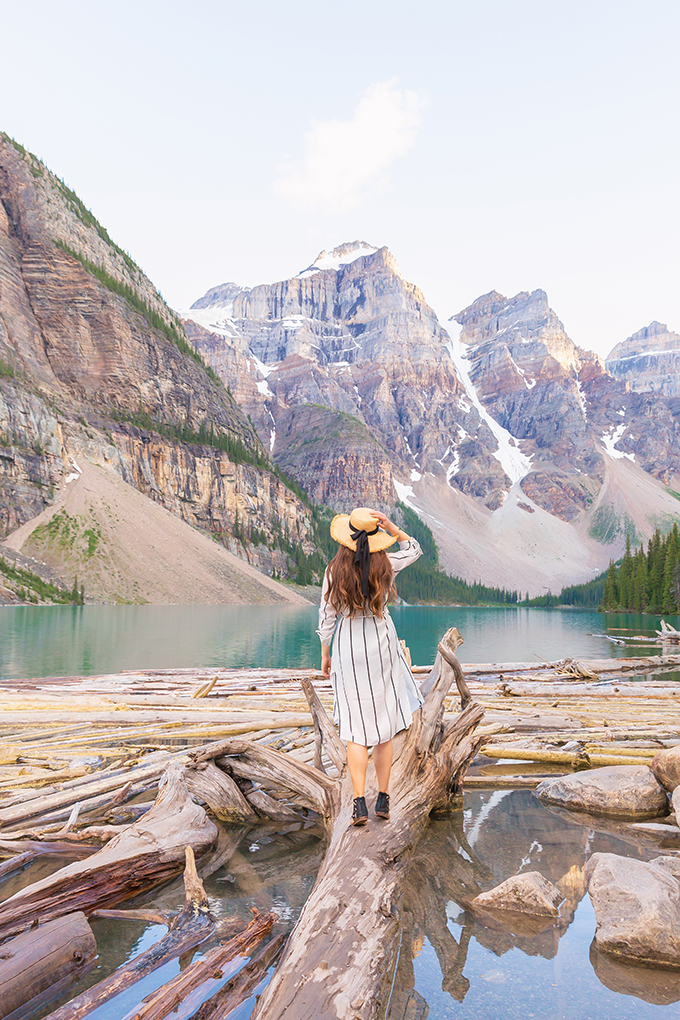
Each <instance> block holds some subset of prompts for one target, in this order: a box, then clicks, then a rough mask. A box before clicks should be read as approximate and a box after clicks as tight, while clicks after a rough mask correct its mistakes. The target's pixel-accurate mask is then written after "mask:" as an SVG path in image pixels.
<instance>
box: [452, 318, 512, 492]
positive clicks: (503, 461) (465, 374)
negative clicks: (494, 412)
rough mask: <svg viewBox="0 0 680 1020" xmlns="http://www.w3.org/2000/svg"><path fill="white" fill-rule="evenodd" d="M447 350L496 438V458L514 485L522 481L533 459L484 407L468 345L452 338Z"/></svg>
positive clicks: (472, 400) (471, 398)
mask: <svg viewBox="0 0 680 1020" xmlns="http://www.w3.org/2000/svg"><path fill="white" fill-rule="evenodd" d="M446 349H447V350H448V352H449V354H450V355H451V360H452V361H453V363H454V365H455V367H456V372H457V373H458V376H459V378H460V380H461V382H462V383H463V386H464V387H465V392H466V393H467V396H468V399H469V400H470V401H471V403H472V405H473V406H474V407H476V408H477V411H478V412H479V416H480V418H483V420H484V421H485V422H486V424H487V425H488V426H489V428H490V429H491V431H492V433H493V435H494V436H495V438H496V442H497V443H498V449H497V450H496V452H495V453H494V457H495V458H496V460H497V461H498V462H499V463H500V465H501V467H502V468H503V470H504V471H505V473H506V475H507V476H508V478H509V479H510V482H511V484H513V485H514V483H515V482H519V481H521V479H522V478H524V476H525V475H528V474H529V472H530V471H531V457H527V456H526V454H524V453H522V451H521V450H520V448H519V441H518V440H517V439H515V437H514V436H513V435H511V434H510V432H508V430H507V429H504V428H503V426H502V425H499V424H498V422H497V421H496V420H495V419H494V418H492V417H491V415H490V414H489V413H488V411H486V410H485V409H484V407H483V406H482V403H481V401H480V399H479V397H478V396H477V391H476V389H475V387H474V384H473V382H472V380H471V379H470V365H469V362H468V359H467V354H466V352H467V347H466V345H465V344H464V343H462V342H461V341H460V340H458V339H455V338H453V337H452V338H451V339H450V340H449V342H448V343H447V345H446Z"/></svg>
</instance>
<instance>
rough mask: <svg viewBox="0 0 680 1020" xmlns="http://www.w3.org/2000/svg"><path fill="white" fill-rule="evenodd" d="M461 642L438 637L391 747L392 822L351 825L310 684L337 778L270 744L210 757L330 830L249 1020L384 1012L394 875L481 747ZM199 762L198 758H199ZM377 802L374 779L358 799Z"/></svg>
mask: <svg viewBox="0 0 680 1020" xmlns="http://www.w3.org/2000/svg"><path fill="white" fill-rule="evenodd" d="M461 640H462V639H461V638H460V635H459V634H458V631H457V630H455V628H454V629H452V630H450V631H448V632H447V634H446V635H445V637H444V639H443V641H442V644H441V645H440V653H439V655H438V656H437V662H436V663H435V666H434V667H433V669H432V672H431V673H430V676H429V677H428V678H427V681H426V682H425V684H424V685H423V686H424V688H425V689H426V690H427V694H426V697H425V703H424V705H423V707H422V709H421V710H420V711H419V712H417V713H416V714H415V716H414V719H413V723H412V725H411V727H410V729H409V730H408V731H407V732H405V733H403V734H401V735H399V736H398V737H397V738H396V739H395V763H394V767H393V770H392V778H391V800H392V817H391V820H390V821H381V820H379V819H377V818H375V817H371V820H370V823H369V824H368V825H367V826H366V827H364V828H353V827H351V825H350V819H351V813H352V798H353V791H352V784H351V780H350V778H349V775H348V774H347V770H346V767H345V749H344V746H343V745H342V743H341V741H340V740H339V738H338V736H337V733H336V732H335V730H334V728H333V726H332V724H331V722H330V720H329V719H328V718H327V716H326V713H325V711H324V709H323V707H322V706H321V703H320V701H319V699H318V698H317V696H316V693H315V692H314V690H313V688H311V685H310V684H307V685H306V690H305V693H306V694H307V697H308V700H309V703H310V708H311V711H312V715H313V717H314V721H315V726H316V728H317V739H318V747H317V756H316V760H317V762H320V761H321V755H322V751H323V752H325V753H326V755H327V756H328V757H329V758H330V759H331V761H332V762H333V763H334V765H335V766H336V768H338V770H339V776H338V778H336V779H331V778H330V777H329V776H327V775H326V774H325V772H323V771H321V770H320V769H319V768H312V767H311V766H309V765H302V764H301V763H300V762H295V761H293V760H291V759H290V758H289V757H288V756H286V755H283V754H280V753H278V752H276V751H273V750H271V749H269V748H265V747H261V746H256V745H249V744H248V743H247V742H246V741H238V740H226V741H224V744H223V745H222V748H221V752H222V753H221V756H220V757H219V759H218V763H219V764H220V765H221V766H222V767H224V768H227V769H230V770H231V771H232V772H234V773H235V774H236V775H241V776H248V777H249V778H251V779H254V780H256V781H258V782H261V783H263V785H264V786H266V787H268V788H270V789H272V788H273V789H274V790H279V789H287V790H293V791H296V792H297V793H298V795H300V794H302V796H303V798H304V802H305V803H307V804H308V806H310V807H312V808H314V809H315V810H316V811H318V812H319V814H320V815H321V817H322V818H323V820H324V822H325V824H326V829H327V833H328V849H327V851H326V855H325V857H324V860H323V863H322V866H321V870H320V872H319V874H318V876H317V880H316V883H315V885H314V888H313V889H312V892H311V894H310V896H309V899H308V900H307V903H306V905H305V907H304V909H303V911H302V914H301V916H300V919H299V921H298V923H297V925H296V927H295V929H294V931H293V934H292V935H291V937H290V940H289V942H288V945H287V948H286V951H285V954H284V957H283V959H282V961H281V964H280V965H279V968H278V970H277V972H276V974H275V975H274V978H273V979H272V981H271V983H270V985H269V986H268V988H267V989H266V990H265V991H264V993H263V994H262V996H261V998H260V1001H259V1003H258V1006H257V1007H256V1010H255V1013H254V1014H253V1020H255V1017H258V1018H261V1020H279V1018H283V1017H284V1015H285V1016H286V1017H287V1018H290V1017H295V1020H324V1018H328V1020H330V1018H334V1020H335V1018H343V1020H349V1018H356V1020H374V1018H375V1020H377V1018H378V1017H380V1016H382V1015H383V1013H384V1009H385V1004H386V1001H387V996H388V992H389V988H390V983H391V980H392V976H393V973H394V966H395V961H396V955H397V943H398V934H399V899H400V883H401V879H402V876H403V874H404V871H405V869H406V868H407V866H408V863H409V860H410V857H411V854H412V852H413V850H414V848H415V846H416V844H417V843H418V840H419V839H420V836H421V835H422V833H423V831H424V829H425V827H426V826H427V823H428V818H429V815H430V813H431V812H432V811H433V810H434V809H446V808H448V807H449V806H450V805H451V804H452V802H453V800H454V798H455V797H456V796H457V795H458V793H459V792H460V785H461V781H462V777H463V775H464V774H465V771H466V769H467V767H468V765H469V763H470V761H471V760H472V758H473V757H474V755H475V753H476V751H477V748H478V746H479V744H480V743H481V740H482V739H483V738H475V737H474V736H473V731H474V729H475V727H476V726H477V725H478V723H479V722H480V721H481V719H482V717H483V714H484V713H483V709H482V708H481V706H479V705H475V704H472V703H470V693H469V691H468V690H467V687H466V685H465V681H464V678H463V673H462V670H461V668H460V665H459V663H458V660H457V659H456V657H455V654H454V652H455V648H456V647H457V646H458V644H460V642H461ZM454 682H456V684H457V686H458V689H459V692H460V694H461V700H462V702H463V703H464V704H465V705H466V706H467V707H465V708H464V709H463V711H462V712H461V714H460V715H459V716H458V717H457V718H456V719H455V720H454V721H452V722H450V723H449V724H448V725H446V726H444V725H443V722H442V719H443V712H444V699H445V697H446V695H447V694H448V692H449V689H450V687H451V685H452V683H454ZM213 753H214V752H213ZM205 754H206V752H197V753H196V755H195V757H196V760H198V761H200V760H202V757H203V756H204V755H205ZM215 756H216V757H217V755H215ZM376 794H377V789H376V784H375V780H374V779H373V777H372V773H371V774H370V775H369V782H368V785H367V799H369V801H370V800H373V799H374V798H375V796H376Z"/></svg>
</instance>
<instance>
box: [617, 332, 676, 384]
mask: <svg viewBox="0 0 680 1020" xmlns="http://www.w3.org/2000/svg"><path fill="white" fill-rule="evenodd" d="M605 364H606V366H607V371H608V372H610V373H611V374H612V375H613V376H614V378H615V379H619V380H620V381H621V382H624V383H628V384H629V385H630V388H631V389H632V390H635V391H636V392H638V393H647V392H657V393H664V394H665V395H666V396H667V397H680V334H678V333H673V332H672V331H670V330H669V329H668V327H667V326H666V325H665V324H664V323H662V322H651V323H650V324H649V326H645V327H644V329H640V330H638V331H637V333H633V335H632V336H629V337H628V339H627V340H624V341H623V343H620V344H617V345H616V347H614V348H612V350H611V351H610V352H609V354H608V355H607V358H606V361H605Z"/></svg>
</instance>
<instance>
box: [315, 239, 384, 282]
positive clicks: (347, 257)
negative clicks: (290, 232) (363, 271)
mask: <svg viewBox="0 0 680 1020" xmlns="http://www.w3.org/2000/svg"><path fill="white" fill-rule="evenodd" d="M377 251H378V249H377V248H374V247H373V245H372V244H366V242H365V241H355V242H353V243H351V244H341V245H340V246H339V247H338V248H333V250H332V251H322V252H320V253H319V254H318V255H317V257H316V258H315V259H314V261H313V262H312V264H311V266H307V268H306V269H303V271H302V272H301V273H298V275H297V279H298V280H305V279H307V277H309V276H314V275H315V273H322V272H325V271H326V270H327V269H336V270H337V269H339V268H340V266H348V265H349V264H350V263H351V262H356V260H357V259H360V258H362V256H364V255H374V254H375V252H377Z"/></svg>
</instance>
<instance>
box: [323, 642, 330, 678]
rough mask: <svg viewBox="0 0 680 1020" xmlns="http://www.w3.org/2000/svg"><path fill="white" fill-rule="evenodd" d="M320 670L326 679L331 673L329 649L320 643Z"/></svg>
mask: <svg viewBox="0 0 680 1020" xmlns="http://www.w3.org/2000/svg"><path fill="white" fill-rule="evenodd" d="M321 672H322V673H323V675H324V676H325V677H326V678H327V679H328V677H329V676H330V675H331V650H330V648H328V647H327V646H326V645H321Z"/></svg>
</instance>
